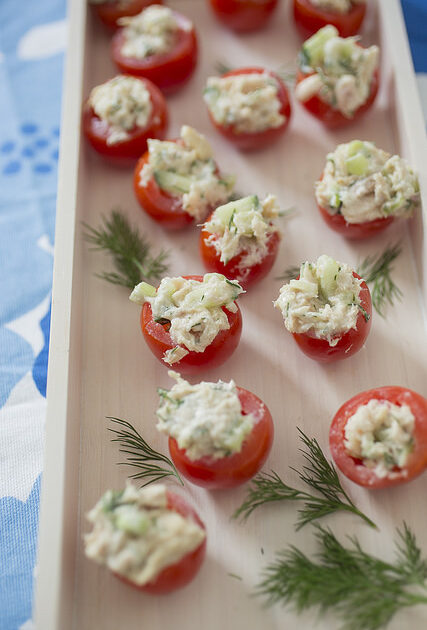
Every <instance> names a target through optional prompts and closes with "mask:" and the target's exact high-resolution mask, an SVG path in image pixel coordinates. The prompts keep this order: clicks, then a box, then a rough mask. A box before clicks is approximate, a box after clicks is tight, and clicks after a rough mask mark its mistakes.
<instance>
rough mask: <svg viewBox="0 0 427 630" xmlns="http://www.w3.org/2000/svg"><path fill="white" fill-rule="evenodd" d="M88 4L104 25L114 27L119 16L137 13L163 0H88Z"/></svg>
mask: <svg viewBox="0 0 427 630" xmlns="http://www.w3.org/2000/svg"><path fill="white" fill-rule="evenodd" d="M89 4H90V5H91V6H92V9H93V11H94V12H95V13H96V15H97V16H98V18H99V19H100V20H101V22H103V24H105V26H108V28H112V29H116V28H118V27H119V26H120V25H119V20H120V18H122V17H126V16H130V15H137V13H141V11H142V10H143V9H145V8H146V7H148V6H149V5H150V4H163V0H89Z"/></svg>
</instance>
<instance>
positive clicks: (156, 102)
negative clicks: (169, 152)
mask: <svg viewBox="0 0 427 630" xmlns="http://www.w3.org/2000/svg"><path fill="white" fill-rule="evenodd" d="M139 80H140V81H143V83H144V85H145V87H146V88H147V90H148V91H149V93H150V97H151V104H152V106H153V108H152V111H151V116H150V118H149V121H148V123H147V125H146V126H145V127H137V126H135V127H134V128H133V129H132V130H130V131H129V138H126V140H121V141H120V142H116V143H115V144H107V139H108V135H109V129H110V128H109V125H108V123H107V122H105V121H104V120H101V118H99V117H98V116H97V115H96V114H95V112H94V110H93V108H92V107H91V105H89V103H88V102H86V103H85V105H84V106H83V132H84V134H85V136H86V138H87V140H88V141H89V143H90V144H91V146H92V147H93V148H94V149H95V151H97V153H99V154H100V155H102V156H103V157H105V158H106V159H107V160H108V161H109V162H112V163H117V164H132V163H134V162H135V160H137V159H138V158H139V156H140V155H141V153H144V151H146V149H147V140H148V138H157V139H158V140H163V139H164V137H165V135H166V131H167V128H168V122H169V116H168V110H167V105H166V101H165V99H164V96H163V94H162V93H161V92H160V90H159V89H158V88H157V87H156V86H155V85H153V84H152V83H151V82H150V81H147V79H139Z"/></svg>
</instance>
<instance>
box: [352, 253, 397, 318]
mask: <svg viewBox="0 0 427 630" xmlns="http://www.w3.org/2000/svg"><path fill="white" fill-rule="evenodd" d="M401 252H402V245H401V243H400V242H398V243H395V244H394V245H387V247H386V248H385V249H384V251H383V252H381V253H380V254H372V255H371V256H368V257H367V258H365V260H363V261H362V262H361V263H360V265H359V266H358V268H357V273H358V274H359V276H361V277H362V278H363V279H364V280H365V282H366V283H367V284H369V285H372V287H371V296H372V305H373V307H374V308H375V310H376V311H377V313H378V314H379V315H381V317H384V308H385V306H386V304H389V305H390V306H393V305H394V301H395V300H396V299H397V300H400V299H401V297H402V295H403V293H402V291H401V290H400V289H399V287H398V286H397V285H396V284H395V283H394V281H393V279H392V277H391V272H392V271H393V267H392V263H393V262H394V261H395V260H396V258H397V257H398V256H399V255H400V254H401Z"/></svg>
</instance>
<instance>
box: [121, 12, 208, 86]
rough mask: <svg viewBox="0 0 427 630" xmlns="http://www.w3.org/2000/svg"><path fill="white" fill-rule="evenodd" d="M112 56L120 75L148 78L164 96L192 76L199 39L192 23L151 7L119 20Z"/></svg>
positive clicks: (182, 17) (181, 17)
mask: <svg viewBox="0 0 427 630" xmlns="http://www.w3.org/2000/svg"><path fill="white" fill-rule="evenodd" d="M120 24H121V25H122V26H123V28H121V29H119V30H118V31H117V32H116V33H115V34H114V36H113V39H112V42H111V46H112V48H111V54H112V59H113V61H114V63H115V64H116V65H117V67H118V68H119V69H120V71H121V72H124V73H126V74H132V75H135V76H138V77H145V78H146V79H149V80H150V81H152V82H153V83H155V84H156V85H157V86H158V87H159V88H160V89H161V90H162V91H163V92H168V93H171V92H174V91H175V90H177V89H179V88H180V87H182V86H183V85H184V84H185V83H186V82H187V81H188V80H189V78H190V77H191V75H192V74H193V72H194V70H195V68H196V64H197V38H196V32H195V30H194V26H193V23H192V22H191V20H189V19H188V18H187V17H185V16H184V15H182V14H181V13H177V12H176V11H172V9H169V8H168V7H164V6H160V5H158V4H157V5H156V4H155V5H152V6H149V7H147V9H144V10H143V11H141V13H139V14H138V15H136V16H134V17H126V18H122V19H121V20H120Z"/></svg>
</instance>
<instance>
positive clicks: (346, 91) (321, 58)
mask: <svg viewBox="0 0 427 630" xmlns="http://www.w3.org/2000/svg"><path fill="white" fill-rule="evenodd" d="M324 28H326V29H330V30H332V29H334V30H335V32H336V36H335V37H331V38H329V39H328V40H327V41H326V42H325V43H324V44H323V47H322V48H321V50H320V52H319V51H316V52H317V58H316V61H315V63H313V66H310V63H312V62H310V59H309V58H308V59H306V60H305V61H304V64H305V65H304V67H303V71H304V72H305V73H309V72H314V75H310V76H309V77H307V78H305V79H303V80H302V81H301V82H300V83H298V85H297V86H296V88H295V95H296V97H297V98H298V99H299V100H300V101H302V102H304V101H307V100H309V99H310V98H312V97H313V96H315V95H317V96H319V97H320V98H321V99H322V100H323V101H325V102H326V103H328V104H329V105H331V107H332V108H333V109H337V110H339V111H340V112H341V113H342V114H343V115H344V116H346V117H347V118H352V117H353V115H354V113H355V111H356V110H357V109H359V107H361V106H362V105H363V104H364V103H365V102H366V101H367V99H368V97H369V94H370V90H371V82H372V78H373V75H374V72H375V70H376V68H377V67H378V58H379V48H378V46H370V47H369V48H362V47H361V46H358V45H357V38H355V37H347V38H341V37H338V31H337V29H335V27H333V26H331V25H329V26H326V27H324ZM322 30H323V29H321V30H320V31H319V33H321V31H322ZM302 50H303V56H304V47H303V49H302Z"/></svg>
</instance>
